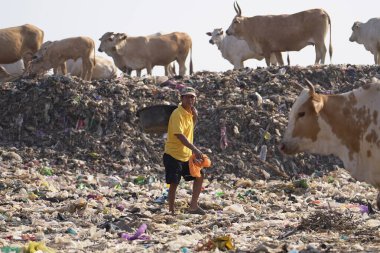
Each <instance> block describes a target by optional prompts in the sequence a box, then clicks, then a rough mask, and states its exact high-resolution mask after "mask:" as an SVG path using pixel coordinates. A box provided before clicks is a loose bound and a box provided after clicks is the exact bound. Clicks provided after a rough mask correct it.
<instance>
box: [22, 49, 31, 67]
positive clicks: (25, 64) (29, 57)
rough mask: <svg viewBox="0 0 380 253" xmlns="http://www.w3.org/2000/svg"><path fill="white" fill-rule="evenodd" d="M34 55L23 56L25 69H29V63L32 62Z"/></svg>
mask: <svg viewBox="0 0 380 253" xmlns="http://www.w3.org/2000/svg"><path fill="white" fill-rule="evenodd" d="M32 57H33V53H31V52H27V53H25V54H24V55H23V56H22V61H23V62H24V69H28V67H29V63H30V61H31V60H32Z"/></svg>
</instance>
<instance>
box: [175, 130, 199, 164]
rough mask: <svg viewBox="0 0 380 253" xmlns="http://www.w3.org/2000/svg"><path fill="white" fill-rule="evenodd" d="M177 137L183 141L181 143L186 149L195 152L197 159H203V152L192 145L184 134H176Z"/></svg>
mask: <svg viewBox="0 0 380 253" xmlns="http://www.w3.org/2000/svg"><path fill="white" fill-rule="evenodd" d="M175 136H176V137H177V138H178V139H179V140H180V141H181V143H182V144H183V145H184V146H185V147H187V148H189V149H190V150H191V151H193V153H194V154H195V157H196V158H197V159H202V152H201V151H200V150H199V149H198V148H197V147H196V146H194V145H193V144H192V143H190V142H189V140H188V139H187V138H186V137H185V136H184V135H183V134H175Z"/></svg>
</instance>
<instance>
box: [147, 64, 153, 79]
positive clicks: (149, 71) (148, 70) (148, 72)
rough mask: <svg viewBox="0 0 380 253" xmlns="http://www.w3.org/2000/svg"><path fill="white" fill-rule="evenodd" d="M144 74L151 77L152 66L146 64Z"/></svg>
mask: <svg viewBox="0 0 380 253" xmlns="http://www.w3.org/2000/svg"><path fill="white" fill-rule="evenodd" d="M146 73H147V74H148V76H151V75H152V65H150V64H148V65H147V66H146Z"/></svg>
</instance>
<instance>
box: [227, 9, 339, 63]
mask: <svg viewBox="0 0 380 253" xmlns="http://www.w3.org/2000/svg"><path fill="white" fill-rule="evenodd" d="M234 7H235V11H236V13H237V14H236V16H235V18H234V19H233V20H232V23H231V25H230V27H229V28H228V30H227V31H226V33H227V34H228V35H234V36H235V37H237V38H239V39H244V40H246V41H247V43H248V45H249V46H250V48H251V49H252V50H255V51H256V52H258V53H259V54H262V55H264V57H265V61H266V63H267V65H268V66H269V64H270V56H271V54H272V53H276V52H285V51H299V50H301V49H302V48H304V47H306V46H307V45H315V53H316V57H315V64H318V63H322V64H324V63H325V56H326V51H327V50H326V45H325V42H324V40H325V36H326V33H327V29H328V26H329V25H330V46H329V53H330V61H331V56H332V46H331V21H330V17H329V15H328V14H327V13H326V11H324V10H322V9H312V10H306V11H302V12H298V13H295V14H291V15H285V14H284V15H269V16H253V17H243V16H242V15H241V9H240V7H239V5H238V4H237V3H236V2H235V3H234ZM278 60H280V59H278ZM279 64H280V65H283V62H279Z"/></svg>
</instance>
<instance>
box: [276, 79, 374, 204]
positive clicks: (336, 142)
mask: <svg viewBox="0 0 380 253" xmlns="http://www.w3.org/2000/svg"><path fill="white" fill-rule="evenodd" d="M308 86H309V90H306V89H305V90H303V91H302V93H301V95H300V96H299V97H298V99H297V100H296V102H295V103H294V105H293V107H292V109H291V111H290V114H289V123H288V127H287V129H286V131H285V135H284V138H283V140H282V143H281V144H280V150H281V151H282V152H284V153H285V154H296V153H299V152H310V153H316V154H322V155H330V154H333V155H336V156H338V157H339V158H340V159H341V160H342V161H343V164H344V167H345V168H346V170H348V171H349V173H350V174H351V175H352V176H353V177H354V178H355V179H357V180H360V181H364V182H367V183H369V184H372V185H373V186H375V187H376V188H377V189H380V118H379V116H380V113H379V112H380V82H379V81H378V80H374V81H373V82H372V83H370V84H366V85H363V86H362V87H361V88H359V89H356V90H353V91H350V92H347V93H343V94H340V95H322V94H318V93H316V92H315V90H314V87H313V85H312V84H311V83H308ZM379 196H380V194H379V195H378V201H377V205H378V207H379V209H380V198H379Z"/></svg>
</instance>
